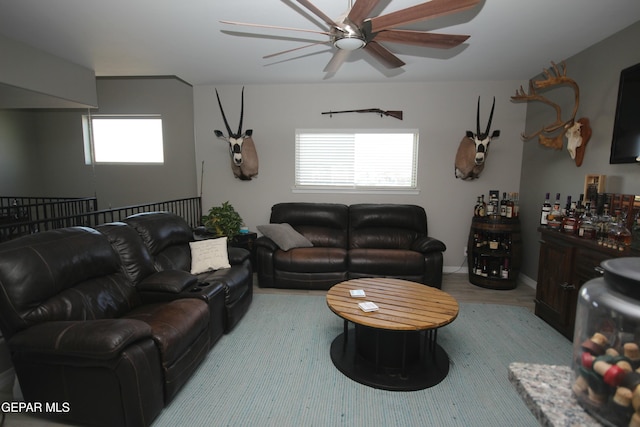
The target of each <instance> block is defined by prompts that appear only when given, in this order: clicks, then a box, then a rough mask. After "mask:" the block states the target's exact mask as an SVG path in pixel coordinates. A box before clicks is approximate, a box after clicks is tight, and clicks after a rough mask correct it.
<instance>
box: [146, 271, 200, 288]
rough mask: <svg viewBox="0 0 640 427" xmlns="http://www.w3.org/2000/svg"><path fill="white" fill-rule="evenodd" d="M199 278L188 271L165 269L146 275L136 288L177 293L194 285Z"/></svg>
mask: <svg viewBox="0 0 640 427" xmlns="http://www.w3.org/2000/svg"><path fill="white" fill-rule="evenodd" d="M197 281H198V278H197V277H196V276H194V275H193V274H191V273H189V272H188V271H183V270H164V271H159V272H157V273H154V274H152V275H151V276H148V277H146V278H145V279H144V280H142V281H141V282H140V283H138V285H136V289H137V290H138V291H140V292H168V293H171V294H177V293H180V292H182V291H183V290H184V289H186V288H187V287H189V286H193V285H195V284H196V282H197Z"/></svg>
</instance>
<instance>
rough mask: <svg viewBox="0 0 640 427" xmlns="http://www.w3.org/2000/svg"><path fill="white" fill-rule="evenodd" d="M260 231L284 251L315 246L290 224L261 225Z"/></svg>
mask: <svg viewBox="0 0 640 427" xmlns="http://www.w3.org/2000/svg"><path fill="white" fill-rule="evenodd" d="M258 231H259V232H261V233H262V234H263V235H264V236H266V237H268V238H270V239H271V240H273V242H274V243H275V244H276V245H278V248H280V249H281V250H283V251H288V250H289V249H293V248H310V247H312V246H313V244H312V243H311V242H310V241H309V240H308V239H307V238H306V237H304V236H303V235H302V234H300V233H298V232H297V231H296V230H294V229H293V227H291V225H290V224H287V223H286V222H285V223H281V224H265V225H259V226H258Z"/></svg>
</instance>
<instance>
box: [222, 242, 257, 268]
mask: <svg viewBox="0 0 640 427" xmlns="http://www.w3.org/2000/svg"><path fill="white" fill-rule="evenodd" d="M227 252H228V254H229V264H231V265H238V264H242V263H243V262H245V261H246V260H249V259H251V252H249V251H248V250H246V249H244V248H236V247H233V246H229V247H228V248H227Z"/></svg>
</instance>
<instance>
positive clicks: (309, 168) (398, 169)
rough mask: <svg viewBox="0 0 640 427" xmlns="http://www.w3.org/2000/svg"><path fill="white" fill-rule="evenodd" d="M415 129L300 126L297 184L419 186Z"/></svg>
mask: <svg viewBox="0 0 640 427" xmlns="http://www.w3.org/2000/svg"><path fill="white" fill-rule="evenodd" d="M417 158H418V132H417V131H402V132H398V131H397V130H394V131H312V130H297V131H296V165H295V175H296V176H295V188H296V189H302V190H304V189H322V188H325V189H333V190H340V189H343V190H357V191H359V190H362V191H367V190H416V182H417Z"/></svg>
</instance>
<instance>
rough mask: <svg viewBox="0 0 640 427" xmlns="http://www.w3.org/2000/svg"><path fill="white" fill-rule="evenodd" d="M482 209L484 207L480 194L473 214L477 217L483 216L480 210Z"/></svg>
mask: <svg viewBox="0 0 640 427" xmlns="http://www.w3.org/2000/svg"><path fill="white" fill-rule="evenodd" d="M482 209H483V207H482V201H481V200H480V196H478V200H477V201H476V205H475V206H474V207H473V216H475V217H480V216H483V215H480V212H481V210H482Z"/></svg>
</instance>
